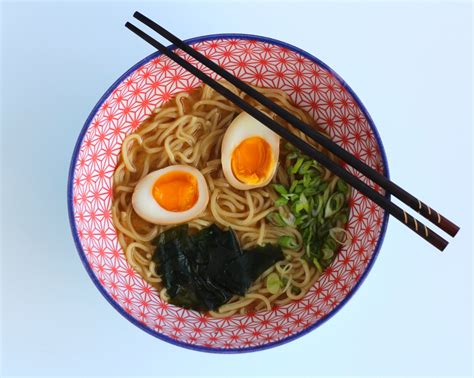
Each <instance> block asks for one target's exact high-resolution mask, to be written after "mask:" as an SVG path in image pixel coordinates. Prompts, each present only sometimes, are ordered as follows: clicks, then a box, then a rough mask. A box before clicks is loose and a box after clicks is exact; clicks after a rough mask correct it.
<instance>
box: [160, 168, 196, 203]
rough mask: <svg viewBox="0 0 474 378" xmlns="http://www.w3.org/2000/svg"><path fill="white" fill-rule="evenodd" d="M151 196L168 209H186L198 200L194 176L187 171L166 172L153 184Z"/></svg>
mask: <svg viewBox="0 0 474 378" xmlns="http://www.w3.org/2000/svg"><path fill="white" fill-rule="evenodd" d="M152 193H153V198H154V199H155V201H156V202H158V204H159V205H160V206H161V207H162V208H164V209H166V210H168V211H175V212H179V211H186V210H189V209H190V208H191V207H193V206H194V204H195V203H196V202H197V200H198V195H199V190H198V184H197V180H196V178H195V177H194V176H193V175H192V174H190V173H187V172H182V171H175V172H168V173H165V174H164V175H163V176H161V177H160V178H159V179H158V180H156V181H155V183H154V184H153V189H152Z"/></svg>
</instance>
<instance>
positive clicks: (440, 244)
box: [125, 12, 459, 250]
mask: <svg viewBox="0 0 474 378" xmlns="http://www.w3.org/2000/svg"><path fill="white" fill-rule="evenodd" d="M134 16H135V17H136V18H137V19H139V20H140V21H143V22H144V23H145V24H147V25H148V26H150V27H151V28H152V29H154V30H156V31H157V32H158V33H160V34H161V35H163V36H164V37H165V38H167V39H170V40H172V42H173V43H175V44H176V45H177V46H178V47H180V48H182V50H183V51H185V52H186V53H188V54H189V55H191V56H193V57H194V58H196V59H197V60H199V61H200V62H201V63H203V64H205V65H206V66H208V67H209V68H211V69H212V70H214V71H215V72H216V73H218V74H219V75H220V76H222V77H223V78H225V79H226V80H228V81H229V82H231V83H232V84H234V85H235V86H236V87H238V88H239V89H241V90H243V91H244V92H246V93H248V94H249V95H251V97H254V98H255V99H256V100H257V101H259V102H260V103H262V104H263V105H265V106H267V107H268V108H269V109H270V110H272V111H274V112H275V113H276V114H278V115H280V116H281V117H282V118H284V119H285V120H286V121H288V122H289V123H290V124H292V125H293V126H295V127H297V128H299V129H300V130H302V131H303V132H304V133H305V134H306V135H308V136H309V137H310V138H312V139H313V140H315V141H316V142H318V143H320V144H321V145H322V146H323V147H326V148H327V149H328V150H329V151H331V152H333V153H334V154H335V155H337V156H339V157H340V158H341V159H342V160H344V161H346V163H348V164H349V165H352V166H353V167H354V168H356V169H357V168H360V172H361V173H363V174H365V173H366V172H368V173H367V174H366V176H367V177H368V178H370V179H372V178H373V181H374V182H377V181H376V180H378V181H379V182H381V183H383V184H384V185H385V186H383V185H382V184H379V185H380V186H382V187H384V188H385V189H386V190H387V191H388V192H389V193H392V192H391V190H390V188H389V187H390V186H393V187H394V188H395V191H397V189H396V188H399V189H400V190H401V191H400V190H398V191H397V193H398V194H400V193H402V194H401V195H403V193H406V194H407V195H409V196H411V195H410V194H409V193H407V192H406V191H404V190H403V189H401V188H400V187H398V186H397V185H396V184H394V183H392V182H391V181H390V180H388V179H387V178H386V177H385V176H383V175H381V174H379V173H378V172H377V171H375V170H373V169H372V168H371V167H369V166H367V165H366V164H364V163H363V162H361V161H360V160H358V159H357V158H356V157H354V156H353V155H351V154H350V153H349V152H347V151H345V150H344V149H342V148H340V147H339V146H338V145H337V144H335V143H334V142H332V141H331V140H330V139H328V138H326V137H325V136H324V135H322V134H320V133H317V132H316V131H315V130H314V129H311V126H308V125H306V124H304V123H303V122H302V121H301V120H299V119H298V118H296V117H295V116H293V115H291V114H290V113H288V112H286V111H285V110H284V109H282V108H280V107H279V106H278V105H276V104H275V103H273V102H272V101H271V100H270V99H268V98H266V97H265V96H263V95H262V94H261V93H259V92H258V91H256V90H255V89H253V88H252V87H250V86H248V85H246V84H245V83H243V82H241V81H240V80H238V79H237V78H235V77H234V76H233V75H231V74H230V73H229V72H227V71H225V70H223V69H222V68H221V67H219V66H217V65H216V64H215V63H213V62H212V61H210V60H208V59H207V58H205V57H204V56H202V55H201V54H200V53H199V52H197V51H195V50H194V49H192V48H191V47H189V46H187V45H186V44H184V42H182V41H181V40H180V39H178V38H177V37H175V36H173V35H172V34H171V33H169V32H168V31H166V30H165V29H164V28H162V27H160V26H159V25H158V24H156V23H154V22H153V21H152V20H150V19H148V18H147V17H145V16H143V15H142V14H140V13H138V12H136V13H135V14H134ZM125 26H126V27H127V28H128V29H130V30H131V31H133V32H134V33H135V34H137V35H138V36H139V37H141V38H142V39H144V40H145V41H147V42H148V43H150V44H151V45H152V46H154V47H155V48H157V49H158V50H159V51H160V52H161V53H163V54H164V55H166V56H168V57H169V58H170V59H172V60H173V61H175V62H176V63H177V64H179V65H180V66H182V67H183V68H185V69H186V70H188V71H189V72H191V73H192V74H193V75H195V76H196V77H198V78H199V79H200V80H202V81H203V82H204V83H205V84H207V85H209V86H210V87H211V88H213V89H214V90H216V91H217V92H218V93H220V94H221V95H222V96H224V97H226V98H227V99H228V100H230V101H231V102H233V103H234V104H235V105H237V106H239V107H240V108H241V109H242V110H244V111H246V112H247V113H249V114H250V115H252V116H253V117H254V118H256V119H257V120H259V121H260V122H262V123H263V124H265V125H266V126H267V127H269V128H270V129H271V130H273V131H274V132H275V133H277V134H279V135H280V136H281V137H282V138H284V139H286V140H287V141H289V142H290V143H292V144H293V145H294V146H295V147H297V148H299V149H300V150H301V151H302V152H303V153H305V154H306V155H308V156H310V157H311V158H312V159H314V160H316V161H318V162H319V163H320V164H323V165H324V166H326V167H327V168H328V169H329V170H331V171H332V172H333V173H334V174H335V175H337V176H339V177H340V178H342V179H343V180H345V181H346V182H347V183H348V184H349V185H351V186H352V187H354V188H355V189H356V190H358V191H359V192H361V193H362V194H363V195H365V196H366V197H368V198H369V199H371V200H372V201H373V202H374V203H376V204H377V205H379V206H380V207H382V208H384V209H385V210H386V211H387V212H388V213H389V214H391V215H392V216H394V217H395V218H397V219H398V220H399V221H401V222H402V223H404V224H405V225H406V226H407V227H409V228H410V229H411V230H412V231H414V232H416V233H417V234H418V235H419V236H421V237H422V238H424V239H425V240H427V241H428V242H429V243H431V244H432V245H434V246H435V247H436V248H438V249H439V250H444V248H445V247H446V246H447V244H448V242H447V241H446V240H445V239H443V238H442V237H441V236H439V235H438V234H436V233H435V232H434V231H432V230H431V229H430V228H428V227H427V226H425V225H424V224H423V223H421V222H419V221H417V220H416V219H415V218H414V217H412V216H411V215H410V214H407V213H406V212H405V211H404V210H402V209H401V208H400V207H399V206H397V205H396V204H394V203H393V202H391V201H390V200H389V199H388V198H386V197H384V196H383V195H381V194H380V193H378V192H377V191H375V190H374V189H372V188H371V187H370V186H368V185H367V184H365V183H364V182H362V181H361V180H360V179H358V178H357V177H356V176H354V175H352V174H351V173H349V172H348V171H346V170H345V169H344V168H342V167H341V166H339V165H338V164H337V163H335V162H334V161H332V160H331V159H330V158H329V157H328V156H326V155H325V154H324V153H322V152H320V151H318V150H316V149H315V148H314V147H312V146H311V145H310V144H308V143H306V142H305V141H303V140H302V139H300V138H299V137H297V136H296V135H294V134H293V133H291V131H289V130H288V129H286V128H285V127H283V126H281V125H280V124H279V123H278V122H276V121H274V120H273V119H272V118H270V117H269V116H267V115H266V114H265V113H263V112H261V111H259V110H258V109H256V108H254V107H253V106H252V105H250V104H248V103H247V102H245V101H244V100H243V99H241V98H240V97H239V96H237V95H235V94H234V93H233V92H232V91H230V90H229V89H227V88H226V87H224V86H222V85H221V84H220V83H218V82H217V81H215V80H214V79H212V78H211V77H209V76H208V75H207V74H205V73H204V72H202V71H200V70H199V69H198V68H196V67H195V66H193V65H192V64H191V63H189V62H187V61H186V60H184V59H183V58H181V57H180V56H179V55H177V54H175V53H174V52H173V51H172V50H170V49H169V48H167V47H165V46H164V45H162V44H161V43H160V42H158V41H156V40H155V39H154V38H152V37H150V36H149V35H148V34H146V33H144V32H143V31H141V30H140V29H138V28H137V27H136V26H134V25H133V24H131V23H129V22H127V23H126V25H125ZM334 146H336V147H337V148H335V147H334ZM346 159H347V160H346ZM367 168H368V169H367ZM358 170H359V169H358ZM379 176H380V177H379ZM377 183H378V182H377ZM411 197H412V198H413V199H414V200H415V201H416V207H415V209H418V211H420V213H422V211H423V213H426V214H428V213H429V214H428V215H429V216H430V217H431V218H433V216H435V221H436V222H437V223H438V225H440V224H441V225H443V227H444V228H445V229H446V230H448V231H450V232H448V233H450V234H453V235H454V234H455V233H456V232H457V230H458V229H459V228H458V227H457V226H456V225H454V224H453V223H452V222H450V221H448V220H447V219H446V218H444V217H442V216H441V215H440V214H438V213H436V212H435V211H434V210H432V209H431V208H429V207H428V206H427V205H425V204H423V203H422V202H421V201H419V200H418V199H416V198H415V197H413V196H411ZM410 203H411V204H412V205H413V201H411V202H410V201H407V204H408V205H410ZM412 207H413V206H412ZM423 213H422V215H423ZM428 219H430V218H428ZM430 220H431V219H430Z"/></svg>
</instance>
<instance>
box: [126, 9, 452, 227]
mask: <svg viewBox="0 0 474 378" xmlns="http://www.w3.org/2000/svg"><path fill="white" fill-rule="evenodd" d="M133 17H135V18H136V19H138V20H139V21H141V22H143V23H144V24H145V25H147V26H148V27H150V28H151V29H153V30H154V31H156V32H157V33H158V34H160V35H161V36H163V37H164V38H166V39H167V40H168V41H170V42H171V43H173V44H174V45H175V46H176V47H178V48H180V49H181V50H183V51H184V52H186V53H187V54H188V55H190V56H192V57H193V58H194V59H196V60H197V61H199V62H201V63H202V64H204V65H205V66H206V67H208V68H210V69H211V70H212V71H214V72H215V73H217V74H218V75H219V76H221V77H222V78H224V79H226V80H227V81H228V82H229V83H231V84H233V85H234V86H235V87H237V88H239V89H240V90H241V91H243V92H245V93H246V94H247V95H249V96H250V97H252V98H254V99H255V100H257V101H258V102H259V103H260V104H262V105H264V106H265V107H267V108H268V109H270V110H271V111H272V112H274V113H275V114H277V115H279V116H280V117H281V118H283V119H284V120H285V121H287V122H288V123H290V124H291V125H293V126H294V127H296V128H297V129H299V130H301V131H302V132H303V133H304V134H306V135H307V136H308V137H310V138H311V139H313V140H314V141H315V142H317V143H319V144H320V145H321V146H323V147H324V148H326V149H327V150H328V151H330V152H332V153H333V154H334V155H336V156H337V157H339V158H340V159H341V160H343V161H344V162H346V163H347V164H349V165H350V166H352V167H353V168H355V169H357V170H358V171H359V172H361V173H362V174H363V175H364V176H366V177H368V178H369V179H370V180H372V181H373V182H375V183H376V184H378V185H380V186H381V187H382V188H384V189H385V190H387V191H388V192H390V193H391V194H393V195H394V196H395V197H397V198H398V199H399V200H400V201H402V202H404V203H405V204H406V205H408V206H409V207H411V208H412V209H414V210H415V211H417V212H418V213H420V214H421V215H422V216H423V217H425V218H426V219H428V220H430V221H431V222H433V223H434V224H435V225H436V226H438V227H439V228H440V229H442V230H443V231H445V232H446V233H448V234H449V235H451V236H455V235H456V233H457V232H458V231H459V227H458V226H457V225H455V224H454V223H453V222H451V221H450V220H449V219H447V218H445V217H444V216H443V215H441V214H440V213H439V212H437V211H435V210H433V209H432V208H431V207H429V206H428V205H426V204H425V203H424V202H422V201H420V200H419V199H418V198H416V197H415V196H413V195H412V194H410V193H408V192H407V191H406V190H405V189H403V188H401V187H400V186H398V185H397V184H395V183H394V182H393V181H390V179H388V178H387V177H386V176H384V175H383V174H381V173H379V172H377V171H376V170H375V169H373V168H372V167H371V166H369V165H367V164H365V163H364V162H363V161H361V160H359V159H358V158H356V157H355V156H354V155H352V154H351V153H349V152H348V151H346V150H345V149H344V148H342V147H340V146H339V145H338V144H337V143H335V142H333V141H332V140H331V139H329V138H328V137H326V136H325V135H324V134H322V133H320V132H318V131H317V130H316V129H314V128H313V127H311V126H310V125H308V124H306V123H304V122H303V121H301V120H300V119H299V118H298V117H296V116H295V115H294V114H291V113H290V112H289V111H287V110H286V109H284V108H282V107H281V106H278V105H277V104H276V103H274V102H273V101H272V100H271V99H269V98H268V97H266V96H265V95H263V94H262V93H260V92H259V91H258V90H256V89H255V88H252V87H251V86H250V85H248V84H246V83H245V82H243V81H242V80H240V79H239V78H237V77H235V76H234V75H232V74H231V73H230V72H228V71H226V70H225V69H224V68H222V67H220V66H219V65H217V64H216V63H214V62H213V61H212V60H210V59H208V58H207V57H205V56H204V55H203V54H201V53H200V52H199V51H196V50H195V49H193V48H192V47H191V46H189V45H187V44H186V43H184V42H183V41H182V40H181V39H180V38H178V37H176V36H175V35H174V34H172V33H171V32H169V31H168V30H166V29H165V28H164V27H162V26H161V25H159V24H157V23H156V22H155V21H153V20H151V19H150V18H148V17H146V16H145V15H143V14H142V13H140V12H135V13H134V14H133Z"/></svg>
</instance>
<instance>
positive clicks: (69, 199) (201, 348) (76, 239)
mask: <svg viewBox="0 0 474 378" xmlns="http://www.w3.org/2000/svg"><path fill="white" fill-rule="evenodd" d="M215 39H244V40H255V41H259V42H265V43H269V44H272V45H276V46H279V47H283V48H286V49H288V50H291V51H293V52H296V53H298V54H300V55H302V56H304V57H305V58H307V59H309V60H311V61H313V62H315V63H316V64H318V65H319V66H321V67H322V68H324V69H325V70H327V71H329V72H330V73H331V74H332V75H333V76H334V77H335V78H336V79H337V80H338V81H339V83H340V84H341V85H342V86H343V87H344V88H345V89H346V90H347V91H348V92H349V93H350V94H351V96H352V97H353V99H354V100H355V102H356V103H357V105H358V106H359V108H360V109H361V111H362V113H363V114H364V116H365V117H366V119H367V121H368V123H369V126H370V128H371V129H372V132H373V133H374V136H375V138H376V140H377V143H378V146H379V150H380V154H381V157H382V162H383V165H384V172H385V175H386V176H387V177H389V169H388V162H387V157H386V154H385V149H384V147H383V144H382V140H381V138H380V135H379V132H378V130H377V128H376V126H375V124H374V121H373V120H372V118H371V117H370V115H369V112H368V111H367V109H366V108H365V106H364V105H363V103H362V101H361V100H360V99H359V97H357V95H356V94H355V92H354V91H353V90H352V88H351V87H350V86H349V85H348V84H347V83H346V82H345V81H344V80H343V79H342V78H341V77H340V76H339V75H338V74H337V73H336V72H335V71H334V70H333V69H331V68H330V67H329V66H328V65H327V64H326V63H324V62H322V61H321V60H320V59H318V58H316V57H315V56H313V55H311V54H309V53H307V52H306V51H304V50H302V49H300V48H298V47H295V46H293V45H291V44H289V43H286V42H282V41H279V40H277V39H273V38H269V37H262V36H259V35H253V34H241V33H222V34H209V35H204V36H199V37H194V38H190V39H187V40H185V42H186V43H187V44H193V43H198V42H203V41H210V40H215ZM168 47H169V48H171V49H173V50H174V49H176V46H174V45H170V46H168ZM160 55H162V54H161V53H160V52H154V53H152V54H150V55H148V56H147V57H146V58H144V59H142V60H141V61H139V62H138V63H136V64H134V65H133V66H132V67H131V68H130V69H128V70H127V71H126V72H125V73H124V74H123V75H122V76H120V77H119V78H118V79H117V80H116V81H115V82H114V83H113V84H112V85H111V86H110V87H109V89H108V90H107V91H106V92H105V93H104V95H103V96H102V97H101V98H100V99H99V101H98V102H97V104H96V105H95V106H94V108H93V109H92V111H91V113H90V114H89V116H88V117H87V120H86V122H85V123H84V126H83V127H82V130H81V132H80V134H79V137H78V139H77V142H76V145H75V147H74V151H73V154H72V158H71V164H70V167H69V174H68V183H67V205H68V214H69V223H70V227H71V232H72V235H73V238H74V243H75V245H76V249H77V252H78V254H79V257H80V259H81V261H82V264H83V265H84V268H85V269H86V271H87V273H88V274H89V277H90V278H91V280H92V282H94V284H95V286H96V287H97V289H98V290H99V291H100V293H101V294H102V295H103V296H104V297H105V299H106V300H107V301H108V302H109V303H110V304H111V305H112V307H114V308H115V309H116V310H117V311H118V312H119V313H120V314H121V315H122V316H123V317H125V318H126V319H127V320H129V321H130V322H131V323H133V324H134V325H136V326H137V327H138V328H140V329H142V330H143V331H145V332H147V333H149V334H150V335H152V336H155V337H157V338H158V339H160V340H163V341H166V342H168V343H170V344H173V345H176V346H180V347H184V348H187V349H191V350H197V351H201V352H208V353H242V352H254V351H259V350H264V349H269V348H273V347H276V346H278V345H282V344H285V343H288V342H290V341H293V340H295V339H297V338H299V337H301V336H303V335H306V334H307V333H309V332H311V331H313V330H314V329H316V328H318V327H319V326H321V325H322V324H323V323H325V322H326V321H327V320H329V319H330V318H332V317H333V316H334V315H335V314H336V313H337V312H338V311H339V310H340V309H341V308H342V307H344V305H345V304H346V303H347V302H348V301H349V300H350V299H351V298H352V296H353V295H354V294H355V292H356V291H357V290H358V289H359V287H360V286H361V284H362V283H363V282H364V280H365V279H366V277H367V275H368V274H369V272H370V270H371V269H372V267H373V264H374V262H375V260H376V259H377V256H378V254H379V252H380V248H381V246H382V243H383V240H384V238H385V233H386V230H387V224H388V219H389V214H388V213H387V212H386V211H385V213H384V219H383V223H382V228H381V232H380V236H379V239H378V241H377V245H376V246H375V250H374V253H373V254H372V257H371V259H370V261H369V263H368V265H367V267H366V269H365V271H364V273H363V274H362V276H361V277H360V278H359V281H358V282H357V283H356V284H355V285H354V287H353V288H352V290H351V291H350V292H349V293H348V294H347V295H346V297H345V298H344V299H343V300H342V301H341V302H340V303H339V304H338V305H337V306H336V307H335V308H334V309H332V310H331V312H329V313H328V314H326V315H325V316H324V317H323V318H321V319H319V320H318V321H317V322H315V323H314V324H312V325H311V326H309V327H307V328H305V329H303V330H302V331H300V332H298V333H295V334H293V335H291V336H288V337H285V338H283V339H280V340H277V341H273V342H270V343H266V344H262V345H257V346H251V347H243V348H213V347H204V346H200V345H193V344H189V343H185V342H182V341H179V340H175V339H173V338H171V337H168V336H166V335H163V334H161V333H159V332H156V331H154V330H152V329H151V328H149V327H148V326H146V325H145V324H143V323H141V322H139V321H138V320H137V319H135V318H134V317H133V316H131V315H130V314H128V313H127V312H126V311H124V310H123V308H122V307H120V305H119V304H118V303H117V302H116V301H115V300H114V299H113V298H112V297H111V296H110V295H109V293H107V291H106V290H105V288H104V287H103V286H102V284H101V283H100V282H99V280H98V279H97V277H96V275H95V274H94V272H93V271H92V268H91V267H90V265H89V263H88V261H87V258H86V255H85V253H84V250H83V249H82V245H81V242H80V240H79V237H78V234H77V228H76V222H75V219H74V211H73V186H74V170H75V166H76V162H77V157H78V154H79V149H80V146H81V144H82V141H83V138H84V135H85V134H86V132H87V130H88V128H89V126H90V123H91V122H92V119H93V117H94V116H95V114H96V113H97V111H98V110H99V109H100V107H101V106H102V104H103V103H104V102H105V100H106V99H107V98H108V97H109V96H110V94H111V93H112V91H113V90H114V89H115V88H116V87H117V86H118V85H119V84H120V83H121V82H123V81H124V80H125V78H127V77H128V76H130V75H131V74H132V73H133V72H134V71H135V70H136V69H138V68H139V67H141V66H142V65H144V64H146V63H148V62H149V61H151V60H152V59H154V58H156V57H158V56H160ZM385 197H386V198H390V194H389V193H386V195H385Z"/></svg>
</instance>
